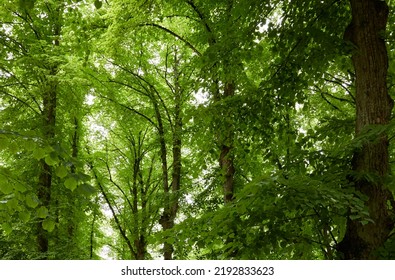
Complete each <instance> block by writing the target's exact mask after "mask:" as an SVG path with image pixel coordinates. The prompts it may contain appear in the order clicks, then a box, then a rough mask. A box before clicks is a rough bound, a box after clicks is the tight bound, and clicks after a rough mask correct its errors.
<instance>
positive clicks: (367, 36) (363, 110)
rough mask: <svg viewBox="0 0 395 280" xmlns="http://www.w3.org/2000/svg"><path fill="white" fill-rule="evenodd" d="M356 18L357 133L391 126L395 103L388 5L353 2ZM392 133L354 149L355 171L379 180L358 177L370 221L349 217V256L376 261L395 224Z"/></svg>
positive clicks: (345, 243)
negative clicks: (390, 184)
mask: <svg viewBox="0 0 395 280" xmlns="http://www.w3.org/2000/svg"><path fill="white" fill-rule="evenodd" d="M350 3H351V9H352V22H351V24H350V25H349V27H348V28H347V30H346V33H347V34H345V36H346V35H347V38H348V39H349V40H350V41H351V43H352V44H353V45H354V46H355V50H354V53H353V55H352V61H353V64H354V68H355V73H356V128H355V131H356V136H360V135H362V134H363V133H364V131H365V130H366V129H367V127H374V126H378V125H386V124H388V122H389V120H390V116H391V110H392V107H393V101H392V99H391V97H390V96H389V95H388V90H387V81H386V80H387V69H388V56H387V50H386V45H385V41H384V40H383V38H382V36H383V32H384V31H385V29H386V24H387V18H388V6H387V5H386V3H385V1H378V0H350ZM388 144H389V143H388V137H387V135H386V134H385V133H382V134H380V135H377V136H376V137H375V139H373V141H369V142H365V143H364V144H363V146H362V148H361V149H359V150H357V151H355V152H354V156H353V160H352V168H353V171H354V172H355V174H357V175H363V174H373V175H374V177H375V178H376V179H375V180H374V181H373V182H372V181H371V180H367V179H361V178H364V177H363V176H355V178H354V179H353V180H354V184H355V189H356V190H357V191H360V192H361V193H363V194H365V195H366V196H367V197H368V201H367V202H366V206H367V208H368V210H369V213H370V218H371V219H372V220H373V221H374V223H372V222H370V223H368V224H366V225H363V224H362V223H360V222H359V221H356V220H351V219H348V221H347V230H346V233H345V236H344V238H343V240H342V241H341V242H340V243H339V246H338V249H339V251H340V252H341V253H342V255H343V257H344V258H345V259H374V258H375V251H376V250H377V249H378V248H379V247H380V246H382V245H383V244H384V242H385V241H386V240H387V238H388V235H389V233H390V231H391V229H392V228H393V221H392V220H391V218H390V214H391V213H390V211H391V210H389V207H388V203H390V204H391V201H392V200H393V196H392V193H391V192H390V191H389V190H388V188H387V187H386V186H385V179H386V177H387V176H388V175H389V174H390V166H389V154H388Z"/></svg>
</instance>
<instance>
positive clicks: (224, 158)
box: [219, 82, 235, 204]
mask: <svg viewBox="0 0 395 280" xmlns="http://www.w3.org/2000/svg"><path fill="white" fill-rule="evenodd" d="M234 93H235V87H234V84H233V82H227V83H226V84H225V87H224V94H223V96H222V97H221V100H223V99H225V98H229V97H232V96H233V95H234ZM225 118H228V120H225V123H226V124H227V127H226V128H225V129H224V131H221V132H220V135H219V138H220V140H219V145H220V149H221V151H220V156H219V166H220V168H221V173H222V178H223V185H222V187H223V193H224V203H225V204H228V203H230V202H232V201H233V195H234V176H235V167H234V163H233V162H234V160H233V154H232V150H233V138H234V137H233V127H232V120H231V118H232V117H231V116H229V113H228V112H227V113H226V116H225Z"/></svg>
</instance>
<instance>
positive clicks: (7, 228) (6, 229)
mask: <svg viewBox="0 0 395 280" xmlns="http://www.w3.org/2000/svg"><path fill="white" fill-rule="evenodd" d="M1 228H2V229H3V230H4V233H5V234H6V235H8V234H10V233H11V232H12V227H11V225H10V224H9V223H3V224H2V225H1Z"/></svg>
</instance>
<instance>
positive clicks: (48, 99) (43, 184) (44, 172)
mask: <svg viewBox="0 0 395 280" xmlns="http://www.w3.org/2000/svg"><path fill="white" fill-rule="evenodd" d="M56 72H57V71H56V68H53V69H52V71H51V75H56ZM56 99H57V85H56V82H48V85H47V86H46V90H45V92H44V96H43V111H42V118H43V135H44V139H45V140H46V141H47V142H48V143H49V144H53V141H54V139H55V120H56ZM40 165H41V171H40V174H39V186H38V191H37V196H38V198H39V199H40V201H41V205H42V206H44V207H46V208H47V209H49V208H50V202H51V187H52V168H51V166H49V165H48V164H47V163H46V162H45V160H44V159H42V160H41V161H40ZM41 222H42V219H40V222H39V223H38V228H37V231H38V232H37V243H38V250H39V252H40V253H43V254H46V253H47V252H48V233H47V232H46V231H45V230H44V229H43V228H42V225H41Z"/></svg>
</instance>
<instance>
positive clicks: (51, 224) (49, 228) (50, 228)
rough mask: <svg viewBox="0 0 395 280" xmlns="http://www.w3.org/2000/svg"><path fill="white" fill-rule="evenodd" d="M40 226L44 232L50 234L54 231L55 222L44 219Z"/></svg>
mask: <svg viewBox="0 0 395 280" xmlns="http://www.w3.org/2000/svg"><path fill="white" fill-rule="evenodd" d="M42 226H43V229H45V230H46V231H48V232H52V231H53V230H54V229H55V222H54V221H53V220H52V219H45V220H44V221H43V223H42Z"/></svg>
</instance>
